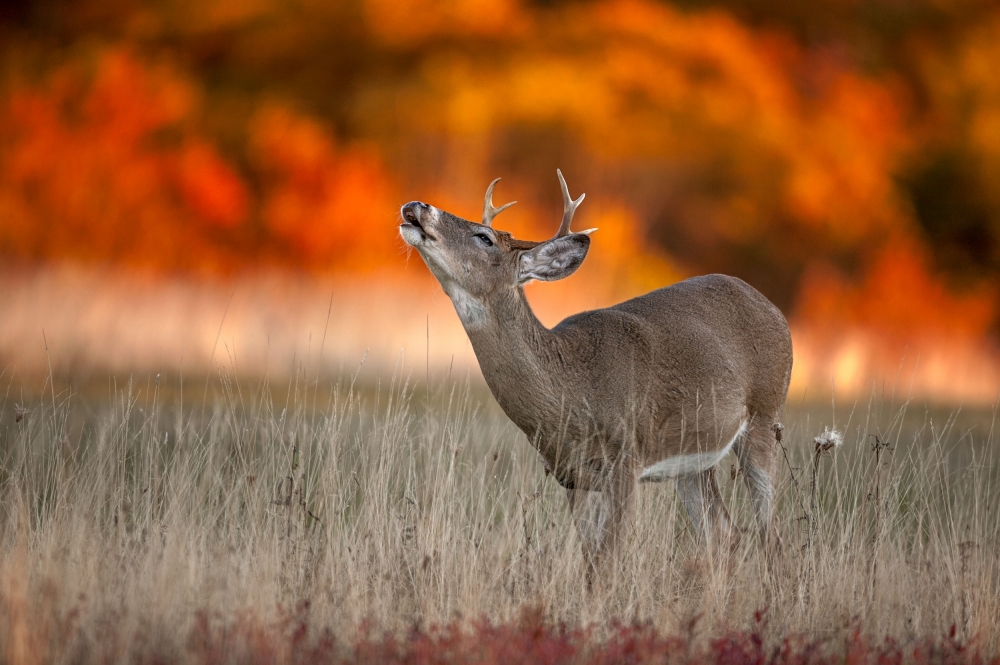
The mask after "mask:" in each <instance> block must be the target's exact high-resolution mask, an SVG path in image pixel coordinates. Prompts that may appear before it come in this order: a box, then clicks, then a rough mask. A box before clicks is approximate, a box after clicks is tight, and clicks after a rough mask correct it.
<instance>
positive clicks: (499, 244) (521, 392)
mask: <svg viewBox="0 0 1000 665" xmlns="http://www.w3.org/2000/svg"><path fill="white" fill-rule="evenodd" d="M403 216H404V219H405V220H408V221H405V222H404V224H403V225H402V226H401V233H402V234H403V236H404V238H405V239H406V240H407V242H409V243H410V244H411V245H413V246H415V247H416V248H417V249H418V251H420V253H421V256H422V257H423V258H424V260H425V262H426V263H427V265H428V266H429V267H430V268H431V270H432V272H434V274H435V275H436V276H437V277H438V279H439V280H440V281H441V284H442V287H443V288H444V290H445V292H446V293H448V294H449V296H451V297H452V300H453V301H454V302H455V305H456V309H457V310H458V311H459V315H460V317H461V318H462V319H463V323H464V324H465V327H466V331H467V332H468V334H469V339H470V340H471V342H472V346H473V349H474V350H475V352H476V357H477V358H478V360H479V364H480V367H481V368H482V372H483V376H484V377H485V378H486V382H487V384H488V385H489V387H490V390H491V391H492V393H493V395H494V397H495V398H496V400H497V402H498V403H499V404H500V406H501V408H502V409H503V410H504V412H505V413H506V414H507V415H508V416H509V417H510V419H511V420H513V421H514V423H515V424H517V426H518V427H519V428H520V429H521V430H522V431H523V432H524V433H525V434H526V435H527V436H528V439H529V440H530V441H531V442H532V444H533V445H534V446H535V447H536V448H537V449H538V451H539V453H540V454H541V456H542V458H543V460H544V463H545V465H546V468H547V469H548V470H549V471H551V472H552V474H553V475H554V476H555V478H556V480H557V481H558V482H559V483H560V484H562V485H563V486H564V487H566V488H567V490H568V497H569V502H570V507H571V509H572V511H573V513H574V516H575V518H576V520H577V526H578V528H579V530H580V535H581V540H582V543H583V548H584V553H585V555H586V557H587V560H588V563H589V564H590V566H589V569H588V570H589V576H592V575H593V573H594V572H595V570H596V567H597V565H598V562H599V560H600V559H602V558H604V557H606V556H607V555H608V554H609V553H610V552H611V551H612V550H613V548H614V546H615V544H616V543H617V542H618V541H619V540H620V538H621V536H622V534H623V530H624V529H625V528H626V527H627V525H628V524H629V522H630V516H631V512H632V506H633V503H634V492H635V487H636V483H637V481H638V478H639V475H640V473H641V472H642V470H643V469H645V468H647V467H650V466H651V465H654V464H655V463H657V462H659V461H661V460H664V459H666V458H670V457H675V456H679V455H692V454H697V453H711V452H714V451H721V450H723V449H724V447H725V446H726V445H727V444H728V443H729V442H730V441H732V440H733V439H734V437H736V435H737V433H738V431H739V430H740V427H741V425H742V426H744V428H745V430H744V434H743V436H742V437H740V438H739V440H737V441H736V443H735V445H734V450H735V452H736V454H737V456H738V457H739V459H740V463H741V465H742V467H743V470H744V478H745V479H746V481H747V484H748V487H749V489H750V492H751V497H752V501H753V504H754V507H755V511H756V516H757V521H758V526H759V528H760V534H761V538H762V540H763V541H765V543H767V542H768V541H769V540H770V535H771V530H772V527H771V524H772V513H773V505H772V503H773V502H772V498H773V492H774V484H775V481H776V478H777V469H778V466H777V460H778V456H777V454H778V452H779V450H780V448H779V445H778V443H777V441H776V440H775V435H774V429H773V428H774V426H775V425H778V424H780V421H781V415H782V409H783V406H784V402H785V398H786V394H787V391H788V382H789V378H790V375H791V367H792V345H791V336H790V335H789V331H788V325H787V323H786V321H785V318H784V316H783V315H782V314H781V312H780V311H779V310H778V309H777V308H776V307H775V306H774V305H772V304H771V303H770V302H769V301H768V300H767V299H766V298H765V297H764V296H763V295H761V294H760V293H759V292H758V291H756V290H755V289H753V288H752V287H751V286H749V285H748V284H746V283H745V282H743V281H741V280H739V279H737V278H735V277H727V276H725V275H708V276H704V277H695V278H692V279H688V280H685V281H683V282H680V283H678V284H674V285H672V286H669V287H666V288H662V289H657V290H656V291H653V292H651V293H648V294H646V295H644V296H640V297H638V298H633V299H632V300H629V301H626V302H623V303H620V304H618V305H615V306H613V307H609V308H607V309H601V310H596V311H590V312H583V313H580V314H576V315H574V316H571V317H569V318H567V319H566V320H564V321H563V322H561V323H560V324H559V325H557V326H555V327H554V328H552V329H551V330H550V329H547V328H545V326H543V325H542V324H541V322H540V321H539V320H538V319H537V317H535V315H534V313H533V312H532V311H531V308H530V307H529V305H528V302H527V299H526V298H525V295H524V290H523V288H522V285H523V283H524V282H525V281H526V280H527V279H532V278H534V279H559V278H561V277H565V276H567V275H568V274H571V273H572V272H573V271H574V270H575V269H576V267H577V266H578V265H579V263H580V262H581V261H582V260H583V257H584V256H585V255H586V251H587V249H588V248H589V243H590V239H589V238H588V237H587V236H585V235H582V234H570V235H567V236H565V237H563V238H554V239H552V240H550V241H548V242H546V243H534V242H526V241H520V240H517V239H515V238H513V237H511V236H510V234H508V233H504V232H502V231H496V230H494V229H492V228H488V227H484V226H483V225H480V224H476V223H474V222H469V221H467V220H463V219H460V218H458V217H455V216H453V215H451V214H449V213H446V212H443V211H439V210H437V209H435V208H432V207H430V206H427V205H426V204H422V203H411V204H408V205H407V206H404V207H403ZM411 220H412V221H414V222H415V224H414V223H410V221H411ZM479 234H483V235H486V236H487V237H488V238H489V239H490V240H491V241H492V243H493V244H492V246H490V245H487V244H486V242H485V241H484V240H483V239H482V238H481V237H479V238H476V237H475V236H477V235H479ZM712 471H713V470H712V469H706V470H703V471H699V472H697V473H692V474H690V475H688V476H687V477H684V478H680V479H679V480H678V487H679V489H680V490H681V497H682V499H683V500H684V504H685V507H686V508H687V509H688V512H689V513H690V514H691V517H692V521H693V522H694V524H695V526H696V529H697V530H698V531H699V533H701V535H702V537H703V538H704V540H705V541H706V544H707V545H708V546H709V547H710V548H711V549H715V548H716V547H717V546H724V545H731V544H733V543H735V541H736V539H737V538H738V533H737V532H736V530H735V528H733V527H732V526H731V524H730V520H729V516H728V514H727V513H726V509H725V506H724V505H723V504H722V499H721V495H720V493H719V490H718V484H717V483H716V481H715V477H714V473H712ZM598 493H599V494H598ZM725 549H727V548H725V547H723V550H725Z"/></svg>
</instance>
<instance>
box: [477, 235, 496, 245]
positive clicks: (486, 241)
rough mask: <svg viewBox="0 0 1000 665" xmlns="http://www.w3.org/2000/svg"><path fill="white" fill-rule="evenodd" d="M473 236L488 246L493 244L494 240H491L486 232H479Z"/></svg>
mask: <svg viewBox="0 0 1000 665" xmlns="http://www.w3.org/2000/svg"><path fill="white" fill-rule="evenodd" d="M473 238H476V239H477V240H478V241H479V242H481V243H483V244H484V245H486V246H487V247H492V246H493V241H492V240H490V237H489V236H488V235H486V234H485V233H477V234H476V235H474V236H473Z"/></svg>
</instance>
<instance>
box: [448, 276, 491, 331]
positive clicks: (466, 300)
mask: <svg viewBox="0 0 1000 665" xmlns="http://www.w3.org/2000/svg"><path fill="white" fill-rule="evenodd" d="M448 291H449V293H448V296H449V297H450V298H451V302H452V304H454V305H455V311H456V312H458V318H460V319H461V320H462V323H463V324H464V325H465V327H466V328H479V327H480V326H482V325H483V324H485V323H486V317H487V316H488V314H487V312H486V305H484V304H483V303H481V302H480V301H478V300H476V299H475V298H473V297H472V296H471V295H469V294H468V293H467V292H466V291H465V290H464V289H462V288H461V287H459V286H454V285H453V286H452V287H451V288H449V289H448Z"/></svg>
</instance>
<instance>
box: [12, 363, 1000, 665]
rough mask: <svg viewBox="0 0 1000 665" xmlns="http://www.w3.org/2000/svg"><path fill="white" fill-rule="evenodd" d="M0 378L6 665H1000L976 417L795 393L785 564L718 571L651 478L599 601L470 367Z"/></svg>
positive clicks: (568, 531) (993, 519) (988, 463)
mask: <svg viewBox="0 0 1000 665" xmlns="http://www.w3.org/2000/svg"><path fill="white" fill-rule="evenodd" d="M6 378H7V380H6V381H4V383H6V384H7V385H6V386H5V387H4V390H5V392H4V394H3V396H2V397H0V644H2V645H3V653H2V654H0V658H3V659H4V660H3V662H6V663H41V662H60V663H61V662H67V663H68V662H72V663H97V662H160V663H172V662H204V663H229V662H348V661H351V662H411V663H417V662H458V661H461V662H482V663H492V662H508V661H511V660H518V661H521V662H549V663H551V662H623V661H630V662H646V661H651V662H678V663H679V662H685V663H695V662H698V663H702V662H704V663H708V662H712V663H715V662H719V663H723V662H726V663H731V662H740V663H764V662H773V663H776V662H783V663H793V662H794V663H821V662H822V663H826V662H831V663H832V662H845V659H846V661H847V662H872V663H875V662H878V663H885V662H891V663H895V662H921V663H922V662H956V663H958V662H988V661H989V659H990V658H993V659H994V661H993V662H995V659H997V658H998V657H1000V631H997V629H996V625H997V624H998V621H1000V558H998V554H997V552H998V549H997V546H998V544H1000V534H998V526H1000V522H998V519H997V514H996V510H997V506H1000V466H998V462H997V459H996V455H995V453H994V450H995V448H996V439H997V433H996V431H995V428H994V424H995V415H996V413H995V410H990V409H985V410H984V409H980V410H975V409H973V410H961V409H954V410H952V409H942V408H933V407H927V406H924V405H917V404H915V403H909V402H907V401H906V400H905V398H903V397H900V396H899V395H898V394H893V392H892V391H891V390H889V389H883V388H882V387H881V386H880V387H878V388H877V389H875V388H873V390H872V394H871V396H870V398H869V399H868V400H867V401H861V402H858V403H852V404H841V403H833V402H828V403H826V404H818V403H802V404H795V403H790V404H789V405H788V408H787V412H786V417H785V425H786V429H785V432H784V439H783V442H784V446H785V448H786V452H785V461H784V464H783V469H782V476H781V478H782V479H781V483H780V489H779V491H780V503H779V508H778V517H779V520H780V532H781V535H782V539H783V548H782V556H781V559H780V560H779V562H778V563H777V564H776V566H775V567H774V569H772V570H769V569H768V568H767V567H766V566H765V562H764V560H763V558H762V556H761V555H760V551H759V548H758V546H757V543H756V539H755V538H752V537H747V538H744V539H743V543H742V545H741V549H740V550H739V551H737V552H736V553H734V555H733V556H732V558H731V560H730V561H728V562H726V563H725V564H724V565H720V562H718V561H714V562H713V561H709V560H707V557H706V556H705V555H704V554H703V553H702V551H701V547H700V545H699V543H698V541H697V540H696V539H695V537H694V535H693V533H692V531H691V527H690V525H689V522H688V519H687V517H686V515H685V514H684V512H683V510H682V509H681V507H680V505H679V502H678V501H677V499H676V493H675V491H674V489H673V486H672V484H669V483H667V484H648V485H644V486H643V487H642V488H641V490H640V496H639V507H638V519H637V520H636V525H635V528H634V530H633V532H632V533H631V534H630V535H629V538H628V542H627V543H626V544H625V546H624V547H623V549H622V552H621V554H620V558H619V560H618V562H617V564H616V565H615V566H613V567H612V568H611V570H609V574H608V576H607V577H606V578H605V579H604V580H603V583H602V584H600V585H599V586H598V587H597V588H596V589H595V590H594V591H593V592H591V593H588V591H587V590H586V588H585V585H584V575H583V560H582V556H581V554H580V552H579V545H578V542H577V537H576V534H575V532H574V530H573V527H572V524H571V521H570V518H569V513H568V508H567V506H566V501H565V496H564V492H563V491H562V489H561V488H560V487H559V486H558V485H557V484H556V483H555V481H554V480H553V479H552V478H548V477H546V474H545V473H544V471H543V468H542V465H541V463H540V461H539V459H538V457H537V454H536V453H535V451H534V450H533V449H532V448H531V447H530V445H529V443H528V442H527V440H526V439H525V437H524V436H523V434H521V433H520V432H519V431H518V430H517V429H516V428H515V427H514V426H513V425H512V424H511V423H510V422H509V421H508V420H507V419H506V418H505V417H504V416H503V414H502V413H501V412H500V411H499V409H498V407H497V406H496V404H495V403H494V402H493V401H492V399H491V398H490V396H489V394H488V393H486V392H484V391H483V390H482V387H481V386H479V384H477V383H476V382H475V381H473V380H470V379H463V378H457V377H453V376H446V375H445V376H440V377H437V378H435V377H432V376H431V377H420V378H419V379H415V378H413V377H410V378H407V377H406V376H401V375H399V374H398V373H397V375H393V376H383V377H381V378H380V379H379V378H378V377H374V378H372V377H367V378H363V379H358V374H357V373H355V372H351V371H346V372H344V373H343V374H342V375H340V376H322V377H317V376H311V375H307V374H305V373H299V374H298V376H297V377H295V378H293V379H291V380H290V381H288V382H282V384H281V385H273V384H272V383H270V382H269V381H267V380H266V379H246V378H240V377H238V376H237V373H236V370H235V369H234V368H229V369H222V370H220V372H219V373H218V374H217V375H215V376H212V377H210V378H209V379H206V378H205V377H204V376H202V377H200V378H197V379H196V378H190V379H185V381H184V382H183V384H182V383H181V381H180V379H179V378H178V377H167V376H162V377H161V376H159V375H157V376H156V377H153V376H150V377H144V378H143V379H142V380H141V381H139V380H138V379H134V380H126V381H125V382H122V381H121V380H117V381H116V380H114V379H108V380H107V383H106V384H105V385H103V386H101V387H100V388H94V387H93V386H91V387H88V388H80V387H78V388H76V389H70V388H68V387H66V386H64V385H62V384H60V382H59V381H56V382H55V384H56V385H53V383H52V382H49V381H46V382H45V383H44V386H43V387H42V388H41V389H39V386H40V385H43V384H42V383H41V382H37V383H35V384H32V385H33V392H29V391H28V390H27V388H24V389H22V388H19V384H18V382H17V381H15V380H13V379H11V378H10V377H9V376H8V377H6ZM428 378H430V379H431V381H430V386H428V383H427V379H428ZM827 427H836V428H837V429H839V430H840V431H842V432H843V433H844V444H843V445H842V446H841V447H839V448H837V449H836V450H833V451H827V452H823V453H818V452H817V447H816V444H815V443H814V441H813V440H814V437H815V436H817V435H818V434H820V433H821V432H822V431H823V430H824V429H825V428H827ZM719 471H720V480H721V483H722V485H723V492H724V494H725V497H726V500H727V502H728V503H729V506H730V511H731V512H732V513H733V515H734V518H735V519H736V521H737V523H738V524H740V525H741V526H742V527H743V528H744V529H746V530H747V532H748V534H749V533H751V531H750V525H751V522H752V519H751V514H750V511H749V507H748V506H747V505H746V493H745V491H744V488H743V485H742V482H741V478H739V476H738V469H737V466H736V462H735V460H734V459H732V458H727V459H725V460H724V461H723V462H722V464H721V465H720V467H719Z"/></svg>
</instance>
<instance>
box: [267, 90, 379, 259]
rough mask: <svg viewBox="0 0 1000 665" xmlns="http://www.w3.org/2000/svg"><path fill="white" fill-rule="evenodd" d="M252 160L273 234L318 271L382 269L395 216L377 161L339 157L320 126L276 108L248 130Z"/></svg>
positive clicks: (359, 155)
mask: <svg viewBox="0 0 1000 665" xmlns="http://www.w3.org/2000/svg"><path fill="white" fill-rule="evenodd" d="M250 146H251V155H252V157H253V161H254V164H255V166H256V167H257V169H258V170H259V172H260V173H261V175H262V179H263V183H264V184H263V197H264V200H263V202H262V205H261V215H262V217H263V220H264V223H265V225H266V226H267V228H268V230H270V231H271V232H273V233H274V234H275V236H277V237H278V238H281V239H283V240H285V241H287V242H288V243H290V244H291V246H292V247H294V249H295V251H296V253H297V254H298V255H299V256H301V257H303V258H304V259H305V260H306V261H308V262H309V263H311V264H315V265H323V264H324V263H326V264H328V263H329V262H330V260H331V259H334V258H335V259H336V260H337V261H338V266H339V267H341V268H358V267H363V266H364V265H370V264H372V263H376V262H377V263H379V264H381V263H383V262H384V261H385V259H386V257H387V256H394V255H395V254H394V252H392V251H391V247H392V244H391V242H392V241H393V240H394V237H393V234H392V233H391V228H392V227H391V220H392V219H393V216H394V212H395V211H394V210H393V209H392V207H391V206H389V205H387V204H385V202H386V201H387V200H388V199H389V197H388V192H387V189H388V188H387V186H386V183H385V178H384V176H383V174H382V172H381V170H380V167H379V161H378V159H377V157H376V156H375V155H374V154H372V153H370V152H366V151H363V150H359V149H353V150H343V149H341V150H338V149H337V148H336V147H335V146H334V144H333V141H332V140H331V139H330V137H329V136H328V135H327V133H326V132H325V131H324V130H323V128H322V127H321V126H320V125H318V124H317V123H315V122H313V121H311V120H308V119H305V118H301V117H298V116H296V115H294V114H292V113H290V112H289V111H288V110H286V109H283V108H277V107H268V108H264V109H262V110H261V111H260V112H259V113H258V114H257V115H256V117H255V118H254V119H253V121H252V122H251V126H250Z"/></svg>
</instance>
